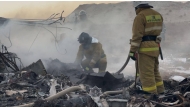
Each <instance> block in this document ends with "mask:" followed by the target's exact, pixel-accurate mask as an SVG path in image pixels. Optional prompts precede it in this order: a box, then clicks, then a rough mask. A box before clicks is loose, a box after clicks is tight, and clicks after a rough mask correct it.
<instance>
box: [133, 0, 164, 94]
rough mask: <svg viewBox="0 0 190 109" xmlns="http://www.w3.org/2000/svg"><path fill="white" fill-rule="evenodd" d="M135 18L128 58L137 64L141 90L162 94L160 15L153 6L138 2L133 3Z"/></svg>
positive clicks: (161, 23)
mask: <svg viewBox="0 0 190 109" xmlns="http://www.w3.org/2000/svg"><path fill="white" fill-rule="evenodd" d="M133 3H134V4H133V5H134V7H135V11H136V17H135V19H134V22H133V27H132V33H133V36H132V39H130V44H131V47H130V54H129V55H130V57H131V59H133V60H135V61H137V62H138V72H139V76H140V81H141V84H142V89H143V91H145V92H148V93H151V94H161V93H164V84H163V80H162V78H161V76H160V72H159V60H158V57H159V43H160V41H161V39H160V38H158V37H157V36H159V35H160V33H161V31H162V25H163V17H162V15H161V14H160V13H159V12H157V11H155V10H153V9H151V8H153V6H151V5H149V4H148V3H143V2H140V1H135V2H133Z"/></svg>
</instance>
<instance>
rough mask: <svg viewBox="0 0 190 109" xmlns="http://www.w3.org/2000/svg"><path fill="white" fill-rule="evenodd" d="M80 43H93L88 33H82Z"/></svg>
mask: <svg viewBox="0 0 190 109" xmlns="http://www.w3.org/2000/svg"><path fill="white" fill-rule="evenodd" d="M78 41H79V43H83V44H87V43H91V41H92V37H91V36H90V35H89V34H88V33H85V32H82V33H81V34H80V36H79V37H78Z"/></svg>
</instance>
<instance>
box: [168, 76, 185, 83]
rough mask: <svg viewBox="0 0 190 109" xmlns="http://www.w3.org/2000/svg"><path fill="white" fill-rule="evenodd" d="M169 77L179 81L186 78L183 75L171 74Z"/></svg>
mask: <svg viewBox="0 0 190 109" xmlns="http://www.w3.org/2000/svg"><path fill="white" fill-rule="evenodd" d="M169 79H172V80H175V81H178V82H181V81H183V80H184V79H185V78H184V77H183V76H177V75H175V76H171V77H170V78H169Z"/></svg>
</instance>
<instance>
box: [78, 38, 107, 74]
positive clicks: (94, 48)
mask: <svg viewBox="0 0 190 109" xmlns="http://www.w3.org/2000/svg"><path fill="white" fill-rule="evenodd" d="M84 56H85V57H86V59H85V60H83V58H84ZM82 60H83V61H82ZM75 63H78V64H81V65H82V67H83V68H84V69H85V70H92V69H91V68H99V72H105V70H106V67H107V59H106V55H105V54H104V50H103V49H102V44H101V43H99V42H98V43H92V44H91V46H90V48H89V49H84V48H83V46H82V44H81V45H80V46H79V50H78V53H77V57H76V59H75Z"/></svg>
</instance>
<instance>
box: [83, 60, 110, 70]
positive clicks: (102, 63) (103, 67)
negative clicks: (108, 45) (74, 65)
mask: <svg viewBox="0 0 190 109" xmlns="http://www.w3.org/2000/svg"><path fill="white" fill-rule="evenodd" d="M90 61H91V60H90V59H85V60H84V61H82V63H81V66H82V67H83V69H85V70H86V68H89V71H92V68H90V67H89V63H90ZM106 67H107V59H106V57H103V58H101V59H100V60H99V61H98V62H97V63H96V64H95V65H94V68H98V69H99V71H98V73H99V72H105V71H106Z"/></svg>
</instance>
